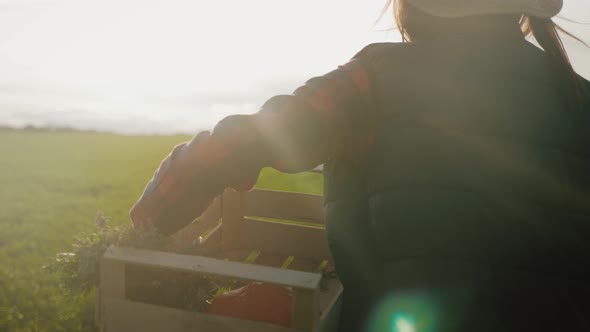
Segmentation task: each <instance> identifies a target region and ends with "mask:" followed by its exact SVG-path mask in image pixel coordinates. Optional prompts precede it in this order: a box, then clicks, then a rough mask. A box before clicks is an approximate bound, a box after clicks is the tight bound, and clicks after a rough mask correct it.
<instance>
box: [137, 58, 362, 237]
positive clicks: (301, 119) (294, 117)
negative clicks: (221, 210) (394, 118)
mask: <svg viewBox="0 0 590 332" xmlns="http://www.w3.org/2000/svg"><path fill="white" fill-rule="evenodd" d="M369 88H370V87H369V75H368V71H367V69H366V66H365V65H364V64H363V62H362V61H361V60H359V59H353V60H352V61H350V62H349V63H347V64H345V65H343V66H340V67H339V68H338V69H336V70H334V71H332V72H330V73H328V74H326V75H324V76H320V77H315V78H312V79H310V80H309V81H307V82H306V84H305V85H303V86H301V87H300V88H298V89H297V90H295V92H294V93H293V94H291V95H282V96H275V97H273V98H271V99H269V100H268V101H267V102H266V103H265V104H264V105H263V106H262V108H261V110H260V111H259V112H258V113H256V114H252V115H232V116H229V117H227V118H225V119H223V120H222V121H221V122H220V123H219V124H217V126H216V127H215V129H214V130H213V132H212V133H211V134H209V133H207V132H203V133H200V134H199V135H197V136H195V138H193V140H192V141H191V142H187V143H184V144H182V145H180V146H177V147H176V148H175V149H174V151H173V152H172V153H171V154H170V155H169V156H168V157H167V158H166V159H165V160H164V161H163V162H162V164H161V166H160V168H159V169H158V171H156V174H155V175H154V178H153V179H152V180H151V181H150V183H149V184H148V186H147V187H146V189H145V191H144V193H143V195H142V197H141V198H140V199H139V201H138V202H137V203H136V204H135V206H134V207H133V208H132V210H131V218H132V220H133V222H134V224H135V225H136V226H155V228H156V229H157V230H158V231H160V232H161V233H164V234H172V233H174V232H175V231H177V230H179V229H180V228H182V227H184V225H186V224H188V223H190V222H191V221H192V220H194V219H195V218H197V217H198V216H200V215H201V214H202V213H203V212H204V211H205V210H206V209H207V207H208V205H209V204H210V203H211V201H212V200H213V199H214V198H215V197H216V196H218V195H220V194H221V193H222V192H223V191H224V190H225V189H226V188H234V189H236V190H239V191H246V190H250V189H252V188H253V187H254V185H255V184H256V181H257V179H258V175H259V173H260V171H261V169H262V168H263V167H273V168H275V169H277V170H279V171H282V172H289V173H296V172H302V171H306V170H309V169H312V168H314V167H316V166H318V165H320V164H322V163H324V162H326V161H328V160H330V159H331V158H334V157H336V156H338V155H340V154H346V153H355V151H357V150H359V149H363V148H364V147H365V146H367V143H368V142H369V141H370V140H371V133H370V129H369V128H371V122H372V112H371V111H370V110H371V109H372V106H371V98H370V89H369Z"/></svg>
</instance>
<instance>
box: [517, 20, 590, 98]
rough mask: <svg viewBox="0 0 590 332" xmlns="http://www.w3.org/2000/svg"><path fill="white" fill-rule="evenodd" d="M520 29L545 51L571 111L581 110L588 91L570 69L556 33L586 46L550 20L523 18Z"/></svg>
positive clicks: (568, 61) (569, 63) (572, 69)
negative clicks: (564, 92) (561, 85)
mask: <svg viewBox="0 0 590 332" xmlns="http://www.w3.org/2000/svg"><path fill="white" fill-rule="evenodd" d="M521 28H522V30H523V33H524V34H525V36H527V37H528V36H530V35H531V34H532V35H533V36H534V37H535V39H536V40H537V42H538V43H539V45H540V46H541V47H542V48H543V50H545V53H547V56H549V58H550V60H551V62H552V64H553V66H554V68H555V70H556V72H557V73H558V76H559V79H560V80H562V81H563V82H564V84H565V86H564V88H565V91H566V93H567V98H568V102H569V104H570V107H571V108H572V109H579V108H581V106H582V105H583V103H584V98H587V97H589V96H588V93H589V91H585V87H584V84H583V82H582V80H581V78H580V77H579V76H578V74H576V72H575V70H574V68H573V67H572V64H571V62H570V60H569V57H568V55H567V52H566V51H565V48H564V46H563V42H562V41H561V38H560V37H559V34H558V31H560V32H562V33H565V34H566V35H568V36H570V37H572V38H574V39H576V40H577V41H579V42H581V43H582V44H584V45H586V44H585V43H584V42H583V41H581V40H580V39H578V38H576V37H575V36H573V35H571V34H570V33H569V32H567V31H565V30H564V29H562V28H561V27H559V26H558V25H557V24H555V23H554V22H553V21H552V20H551V19H542V18H537V17H532V16H523V19H522V20H521ZM586 46H588V45H586Z"/></svg>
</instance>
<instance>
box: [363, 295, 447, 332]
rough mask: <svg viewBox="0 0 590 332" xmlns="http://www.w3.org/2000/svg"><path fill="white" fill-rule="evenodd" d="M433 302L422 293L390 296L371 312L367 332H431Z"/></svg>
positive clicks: (434, 311) (433, 314) (433, 315)
mask: <svg viewBox="0 0 590 332" xmlns="http://www.w3.org/2000/svg"><path fill="white" fill-rule="evenodd" d="M435 323H436V310H435V305H434V301H432V299H431V298H430V297H429V296H426V295H424V294H423V293H403V294H390V295H389V296H387V297H386V298H385V299H384V300H383V301H381V303H380V304H379V305H378V306H376V307H375V309H374V310H373V312H372V314H371V316H370V319H369V322H368V329H367V331H369V332H383V331H388V332H433V331H434V330H435V329H434V327H435Z"/></svg>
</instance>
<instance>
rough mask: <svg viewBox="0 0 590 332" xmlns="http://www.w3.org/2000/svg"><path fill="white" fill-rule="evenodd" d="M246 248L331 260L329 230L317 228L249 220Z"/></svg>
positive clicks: (247, 220) (246, 221) (245, 234)
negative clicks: (327, 233)
mask: <svg viewBox="0 0 590 332" xmlns="http://www.w3.org/2000/svg"><path fill="white" fill-rule="evenodd" d="M245 224H246V230H245V232H244V233H243V235H242V236H243V237H244V238H245V240H246V241H245V245H246V248H249V249H260V250H262V251H263V252H269V253H273V254H279V255H285V256H295V257H298V258H299V257H301V258H306V259H315V260H318V261H321V260H324V259H331V254H330V247H329V246H328V240H327V238H326V231H325V230H323V229H318V228H313V227H302V226H296V225H289V224H281V223H274V222H267V221H261V220H256V219H250V218H246V219H245Z"/></svg>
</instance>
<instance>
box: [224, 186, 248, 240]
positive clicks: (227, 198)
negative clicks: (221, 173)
mask: <svg viewBox="0 0 590 332" xmlns="http://www.w3.org/2000/svg"><path fill="white" fill-rule="evenodd" d="M245 197H246V196H245V193H239V192H236V191H233V190H227V191H226V192H225V193H224V194H223V196H222V197H221V207H222V221H221V247H222V248H223V250H224V251H227V250H236V249H241V248H243V246H244V239H243V235H244V215H245V214H244V212H245V208H246V199H245Z"/></svg>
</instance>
